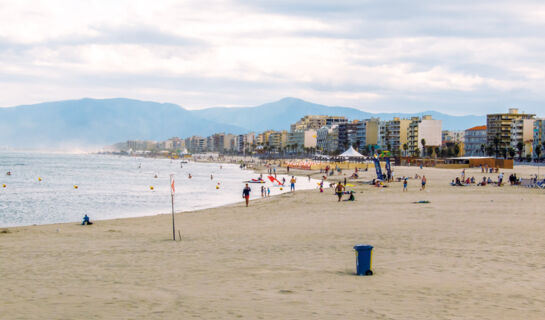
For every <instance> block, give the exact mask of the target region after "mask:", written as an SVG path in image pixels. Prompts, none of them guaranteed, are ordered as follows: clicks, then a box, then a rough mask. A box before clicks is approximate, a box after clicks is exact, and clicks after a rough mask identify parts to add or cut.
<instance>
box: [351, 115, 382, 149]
mask: <svg viewBox="0 0 545 320" xmlns="http://www.w3.org/2000/svg"><path fill="white" fill-rule="evenodd" d="M379 127H380V119H378V118H371V119H366V120H363V121H360V122H359V123H358V128H357V133H356V139H357V140H358V141H359V145H360V147H359V150H358V151H360V152H361V151H363V150H369V147H370V146H375V148H376V146H377V145H378V142H379Z"/></svg>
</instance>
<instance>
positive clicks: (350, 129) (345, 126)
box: [338, 120, 360, 150]
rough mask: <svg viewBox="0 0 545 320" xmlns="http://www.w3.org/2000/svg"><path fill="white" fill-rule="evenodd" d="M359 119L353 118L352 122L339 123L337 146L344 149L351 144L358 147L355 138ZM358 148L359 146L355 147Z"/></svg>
mask: <svg viewBox="0 0 545 320" xmlns="http://www.w3.org/2000/svg"><path fill="white" fill-rule="evenodd" d="M359 123H360V122H359V121H358V120H354V121H352V122H343V123H339V125H338V127H339V141H338V146H339V147H340V148H341V149H343V150H346V149H348V148H349V147H351V146H358V147H359V144H360V143H359V141H358V139H357V132H358V126H359ZM356 149H359V148H356Z"/></svg>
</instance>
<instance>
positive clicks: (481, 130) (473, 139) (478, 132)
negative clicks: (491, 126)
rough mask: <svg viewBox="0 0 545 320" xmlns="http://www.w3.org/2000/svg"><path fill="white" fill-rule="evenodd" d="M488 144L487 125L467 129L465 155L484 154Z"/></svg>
mask: <svg viewBox="0 0 545 320" xmlns="http://www.w3.org/2000/svg"><path fill="white" fill-rule="evenodd" d="M482 146H486V126H476V127H473V128H469V129H467V130H465V133H464V153H465V156H469V157H474V156H484V155H485V151H484V148H483V147H482Z"/></svg>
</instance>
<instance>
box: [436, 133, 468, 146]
mask: <svg viewBox="0 0 545 320" xmlns="http://www.w3.org/2000/svg"><path fill="white" fill-rule="evenodd" d="M441 136H442V137H441V141H442V144H443V146H445V145H446V144H447V143H456V144H462V143H464V136H465V131H462V130H443V131H442V132H441Z"/></svg>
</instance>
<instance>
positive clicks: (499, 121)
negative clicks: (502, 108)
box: [486, 108, 535, 149]
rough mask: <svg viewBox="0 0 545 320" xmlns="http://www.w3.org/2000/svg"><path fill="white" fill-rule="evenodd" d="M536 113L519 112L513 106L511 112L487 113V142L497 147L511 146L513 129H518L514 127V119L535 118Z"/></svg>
mask: <svg viewBox="0 0 545 320" xmlns="http://www.w3.org/2000/svg"><path fill="white" fill-rule="evenodd" d="M534 117H535V114H525V113H519V111H518V109H516V108H511V109H509V113H495V114H488V115H486V127H487V134H486V140H487V144H489V145H493V146H494V147H495V148H496V147H497V148H498V149H500V148H508V147H509V146H511V137H512V134H511V130H513V129H515V130H517V126H515V127H513V121H515V120H524V119H533V118H534Z"/></svg>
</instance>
